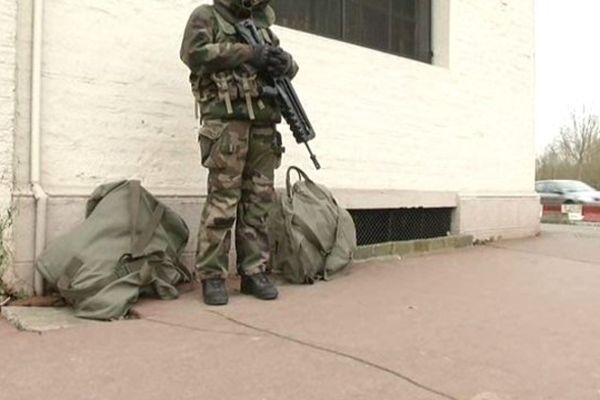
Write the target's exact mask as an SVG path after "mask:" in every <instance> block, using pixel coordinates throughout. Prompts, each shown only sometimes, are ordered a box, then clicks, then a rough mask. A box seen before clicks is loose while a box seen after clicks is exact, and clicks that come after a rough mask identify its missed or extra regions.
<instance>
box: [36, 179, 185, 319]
mask: <svg viewBox="0 0 600 400" xmlns="http://www.w3.org/2000/svg"><path fill="white" fill-rule="evenodd" d="M188 237H189V230H188V227H187V226H186V224H185V222H184V221H183V219H182V218H181V217H180V216H179V215H177V214H176V213H175V212H174V211H172V210H171V209H169V208H167V207H166V206H165V205H164V204H162V203H161V202H159V201H158V200H157V199H156V198H155V197H154V196H152V195H151V194H150V193H149V192H148V191H147V190H145V189H144V188H143V187H141V185H140V182H139V181H121V182H116V183H110V184H106V185H102V186H100V187H98V188H97V189H96V190H95V191H94V193H93V194H92V195H91V197H90V199H89V200H88V202H87V209H86V219H85V221H84V222H83V223H82V224H80V225H79V226H78V227H77V228H75V229H74V230H73V231H71V232H70V233H68V234H66V235H65V236H63V237H61V238H59V239H58V240H56V242H55V243H53V244H51V245H50V246H49V247H48V248H47V249H46V250H45V251H44V253H43V254H42V255H41V256H40V257H39V259H38V260H37V269H38V271H39V272H40V273H41V275H42V276H43V277H44V279H45V281H46V282H47V284H48V287H49V288H50V289H54V290H58V292H59V293H60V295H61V296H62V297H64V299H65V300H66V301H67V302H68V303H69V304H71V305H72V306H73V308H74V310H75V314H76V315H77V316H78V317H81V318H90V319H98V320H111V319H117V318H121V317H124V316H125V315H126V314H127V313H128V312H129V309H130V308H131V307H132V306H133V304H134V303H135V302H136V301H137V300H138V298H139V296H140V295H150V296H156V297H159V298H161V299H175V298H177V297H178V295H179V292H178V290H177V289H176V285H178V284H180V283H183V282H188V281H190V280H191V276H190V273H189V272H188V270H187V269H186V268H185V267H184V266H183V265H182V264H181V262H180V257H181V255H182V253H183V250H184V248H185V246H186V244H187V241H188Z"/></svg>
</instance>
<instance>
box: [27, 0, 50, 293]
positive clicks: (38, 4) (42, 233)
mask: <svg viewBox="0 0 600 400" xmlns="http://www.w3.org/2000/svg"><path fill="white" fill-rule="evenodd" d="M43 28H44V0H34V1H33V49H32V60H31V143H30V150H31V152H30V160H29V161H30V164H29V171H30V180H31V190H32V192H33V196H34V199H35V208H36V213H35V228H34V229H35V260H37V258H38V257H39V256H40V254H42V251H44V247H45V246H46V222H47V221H46V218H47V213H48V194H47V193H46V192H45V191H44V189H43V188H42V185H41V170H42V169H41V136H42V135H41V133H42V131H41V101H42V45H43V43H42V42H43ZM35 260H34V263H35ZM33 288H34V290H35V294H36V295H38V296H41V295H43V294H44V293H43V292H44V282H43V279H42V276H41V275H40V273H39V272H38V271H37V269H36V268H34V272H33Z"/></svg>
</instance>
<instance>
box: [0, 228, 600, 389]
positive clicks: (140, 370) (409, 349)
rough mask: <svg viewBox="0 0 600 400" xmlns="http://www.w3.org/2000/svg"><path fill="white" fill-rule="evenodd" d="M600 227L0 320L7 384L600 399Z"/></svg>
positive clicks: (3, 383)
mask: <svg viewBox="0 0 600 400" xmlns="http://www.w3.org/2000/svg"><path fill="white" fill-rule="evenodd" d="M599 244H600V229H596V228H593V227H577V228H573V227H545V229H544V234H543V235H542V237H540V238H534V239H527V240H521V241H511V242H501V243H497V244H494V245H488V246H484V247H476V248H473V249H469V250H462V251H457V252H453V253H449V254H442V255H435V256H427V257H420V258H413V259H406V260H393V261H380V262H373V263H369V264H363V265H360V266H358V267H357V268H355V269H354V271H353V272H352V274H351V275H349V276H347V277H343V278H341V279H338V280H335V281H332V282H329V283H324V284H319V285H316V286H312V287H292V286H287V287H283V288H281V292H282V296H281V299H280V300H279V301H276V302H272V303H263V302H259V301H257V300H253V299H251V298H248V297H245V296H239V295H235V296H233V298H232V301H231V304H230V305H229V306H227V307H224V308H207V307H205V306H203V305H202V304H200V303H199V293H198V292H193V293H188V294H186V295H184V296H183V298H182V299H180V300H178V301H175V302H149V303H144V304H142V305H140V306H139V307H138V311H139V312H140V313H141V315H142V319H141V320H136V321H123V322H117V323H110V324H100V325H93V326H89V327H78V328H73V329H68V330H61V331H53V332H47V333H44V334H31V333H22V332H17V331H16V330H14V329H13V328H12V327H10V326H9V325H8V324H7V323H6V321H0V341H1V344H2V347H1V350H0V399H2V400H4V399H11V400H19V399H28V400H35V399H61V400H70V399H73V400H80V399H86V400H88V399H90V400H91V399H129V400H136V399H144V400H152V399H157V400H158V399H160V400H163V399H177V400H185V399H194V400H197V399H224V400H227V399H238V398H243V399H250V400H253V399H256V400H263V399H277V400H280V399H298V400H309V399H319V400H322V399H327V400H334V399H394V400H396V399H400V400H402V399H406V400H430V399H431V400H434V399H464V400H471V399H476V400H508V399H511V400H512V399H524V400H538V399H539V400H541V399H544V400H550V399H556V400H569V399H573V400H588V399H589V400H592V399H594V400H598V399H600V340H599V333H600V318H599V316H598V315H599V313H598V309H599V307H600V290H599V288H600V267H599V264H600V251H599Z"/></svg>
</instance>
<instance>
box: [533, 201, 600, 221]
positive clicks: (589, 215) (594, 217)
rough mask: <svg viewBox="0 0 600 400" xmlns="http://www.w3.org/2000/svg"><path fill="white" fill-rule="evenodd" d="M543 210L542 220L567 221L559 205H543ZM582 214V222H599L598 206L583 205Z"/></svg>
mask: <svg viewBox="0 0 600 400" xmlns="http://www.w3.org/2000/svg"><path fill="white" fill-rule="evenodd" d="M543 209H544V211H543V218H545V219H546V220H565V218H567V219H568V217H567V215H566V214H564V215H563V213H562V206H561V205H560V204H552V205H548V204H544V207H543ZM582 214H583V221H585V222H600V205H584V206H583V210H582Z"/></svg>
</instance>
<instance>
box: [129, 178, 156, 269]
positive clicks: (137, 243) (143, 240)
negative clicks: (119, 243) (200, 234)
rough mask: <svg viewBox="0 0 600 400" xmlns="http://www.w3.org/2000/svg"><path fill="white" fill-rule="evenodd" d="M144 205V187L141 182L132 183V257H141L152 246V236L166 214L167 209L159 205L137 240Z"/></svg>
mask: <svg viewBox="0 0 600 400" xmlns="http://www.w3.org/2000/svg"><path fill="white" fill-rule="evenodd" d="M141 205H142V187H141V184H140V181H131V202H130V214H131V227H130V229H131V256H132V257H134V258H135V257H137V256H139V255H140V254H141V253H142V252H143V251H144V249H145V248H146V247H147V246H148V245H149V244H150V241H151V240H152V236H153V235H154V232H155V231H156V228H157V227H158V225H160V221H161V220H162V217H163V215H164V213H165V207H164V206H163V205H162V204H160V203H157V204H156V208H155V209H154V211H153V212H152V217H151V218H150V222H149V223H148V225H147V226H146V228H145V229H144V230H143V232H142V233H141V235H140V236H139V237H138V238H137V239H136V235H137V226H138V222H139V217H140V209H141Z"/></svg>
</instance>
